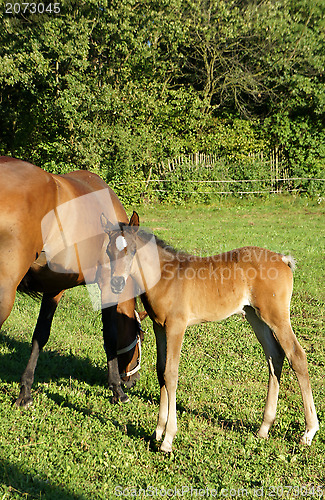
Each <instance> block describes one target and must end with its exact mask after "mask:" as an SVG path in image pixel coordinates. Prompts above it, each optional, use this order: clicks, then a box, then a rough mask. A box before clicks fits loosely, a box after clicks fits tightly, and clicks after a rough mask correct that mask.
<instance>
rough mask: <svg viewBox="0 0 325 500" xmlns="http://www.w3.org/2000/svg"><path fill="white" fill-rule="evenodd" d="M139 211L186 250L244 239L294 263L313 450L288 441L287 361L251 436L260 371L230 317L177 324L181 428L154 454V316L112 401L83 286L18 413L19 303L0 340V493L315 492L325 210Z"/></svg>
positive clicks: (290, 391)
mask: <svg viewBox="0 0 325 500" xmlns="http://www.w3.org/2000/svg"><path fill="white" fill-rule="evenodd" d="M133 208H137V207H131V208H130V212H131V210H132V209H133ZM128 211H129V210H128ZM138 212H139V215H140V219H141V221H142V223H143V225H144V226H145V227H147V228H151V229H153V230H154V231H155V233H156V234H157V235H159V236H160V237H162V238H163V239H165V240H167V241H168V242H170V243H171V244H173V245H174V246H175V247H176V248H179V249H184V250H187V251H189V252H192V253H194V254H196V255H209V254H214V253H217V252H221V251H224V250H229V249H232V248H236V247H239V246H243V245H246V244H252V245H259V246H263V247H267V248H269V249H270V250H275V251H279V252H285V253H291V254H292V255H293V256H294V257H295V258H296V260H297V264H298V266H297V270H296V272H295V284H294V295H293V299H292V325H293V328H294V331H295V332H296V334H297V337H298V339H299V341H300V343H301V344H302V346H303V347H304V349H305V350H306V352H307V357H308V362H309V371H310V377H311V381H312V387H313V392H314V399H315V404H316V408H317V411H318V416H319V420H320V424H321V428H320V431H319V432H318V433H317V434H316V437H315V439H314V442H313V444H312V446H311V447H310V448H306V447H303V446H301V445H299V439H300V437H301V435H302V433H303V430H304V416H303V409H302V400H301V395H300V390H299V387H298V383H297V381H296V378H295V376H294V374H293V372H292V371H291V370H290V368H289V366H288V363H285V366H284V370H283V375H282V384H281V388H280V398H279V405H278V417H277V421H276V423H275V425H274V427H273V428H272V430H271V432H270V438H269V439H268V440H267V441H265V440H259V439H257V438H256V437H255V433H256V432H257V430H258V427H259V424H260V422H261V418H262V414H263V408H264V402H265V396H266V384H267V379H268V370H267V366H266V362H265V359H264V355H263V353H262V349H261V347H260V345H259V343H258V342H257V340H256V339H255V337H254V334H253V332H252V330H251V329H250V326H249V325H248V323H247V322H245V321H244V320H242V319H241V318H239V317H233V318H230V319H229V320H227V321H224V322H222V323H218V324H212V323H209V324H205V325H201V326H196V327H191V328H189V329H188V330H187V332H186V334H185V339H184V344H183V349H182V357H181V365H180V377H179V387H178V392H177V402H178V405H177V411H178V427H179V431H178V434H177V438H176V439H175V442H174V452H173V454H172V455H171V456H165V455H162V454H161V453H160V452H159V451H158V450H157V448H156V447H155V446H153V447H151V445H150V442H149V436H150V435H151V433H152V431H153V430H154V428H155V424H156V419H157V415H158V405H159V389H158V382H157V379H156V374H155V342H154V335H153V330H152V326H151V322H150V320H149V319H146V320H144V322H143V326H144V328H145V329H146V330H147V332H146V335H145V342H144V344H143V363H142V369H141V379H140V381H139V382H138V384H137V385H136V387H135V388H133V389H131V390H130V391H129V395H130V399H131V402H130V403H129V404H127V405H114V406H113V405H111V404H110V393H109V391H108V389H107V387H106V365H105V356H104V351H103V347H102V338H101V322H100V316H99V313H98V312H94V311H93V310H92V307H91V303H90V300H89V298H88V295H87V291H86V290H85V289H84V288H80V289H76V290H72V291H68V292H67V293H66V295H65V297H64V298H63V300H62V302H61V304H60V306H59V309H58V311H57V313H56V316H55V319H54V323H53V328H52V334H51V337H50V340H49V342H48V345H47V346H46V348H45V350H44V352H43V353H42V354H41V356H40V360H39V364H38V367H37V371H36V378H35V383H34V386H33V396H34V405H33V407H31V408H29V409H28V410H27V411H20V410H16V409H14V408H13V407H12V403H13V401H14V399H15V398H16V397H17V396H18V393H19V380H20V376H21V373H22V371H23V369H24V367H25V365H26V363H27V360H28V357H29V353H30V340H31V335H32V331H33V328H34V326H35V322H36V319H37V314H38V310H39V303H37V302H35V301H33V300H32V299H29V298H27V297H23V296H17V299H16V303H15V307H14V310H13V311H12V314H11V316H10V317H9V319H8V320H7V322H6V323H5V324H4V327H3V330H2V332H1V334H0V379H1V384H0V450H1V455H0V457H1V458H0V499H9V498H10V499H22V498H26V499H31V498H38V499H58V500H61V499H62V500H71V499H79V500H83V499H87V500H88V499H89V500H92V499H115V498H150V497H151V498H191V497H192V498H213V497H214V498H216V497H217V498H225V499H230V498H290V499H292V498H306V497H307V498H320V497H321V496H322V494H323V495H325V472H324V471H325V431H324V420H325V327H324V312H325V308H324V303H325V292H324V282H325V264H324V247H325V218H324V215H325V205H324V202H323V204H317V202H316V201H315V202H314V201H310V200H306V199H299V198H293V197H288V198H282V197H279V198H270V199H266V200H254V201H249V200H228V201H225V202H219V203H216V204H215V205H211V206H193V207H189V208H185V207H171V206H163V205H161V206H141V207H138Z"/></svg>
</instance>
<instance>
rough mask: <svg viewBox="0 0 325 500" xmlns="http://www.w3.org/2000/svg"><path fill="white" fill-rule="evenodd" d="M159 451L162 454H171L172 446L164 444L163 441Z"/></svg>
mask: <svg viewBox="0 0 325 500" xmlns="http://www.w3.org/2000/svg"><path fill="white" fill-rule="evenodd" d="M160 451H163V452H164V453H172V451H173V449H172V445H171V444H170V443H165V441H163V442H162V445H161V447H160Z"/></svg>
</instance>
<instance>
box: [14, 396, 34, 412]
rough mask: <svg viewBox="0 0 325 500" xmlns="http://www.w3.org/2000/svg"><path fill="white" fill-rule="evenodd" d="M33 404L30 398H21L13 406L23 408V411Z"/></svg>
mask: <svg viewBox="0 0 325 500" xmlns="http://www.w3.org/2000/svg"><path fill="white" fill-rule="evenodd" d="M32 404H33V398H32V397H29V398H21V397H19V398H18V399H17V400H16V401H15V403H14V405H15V407H16V408H24V409H27V408H28V407H29V406H31V405H32Z"/></svg>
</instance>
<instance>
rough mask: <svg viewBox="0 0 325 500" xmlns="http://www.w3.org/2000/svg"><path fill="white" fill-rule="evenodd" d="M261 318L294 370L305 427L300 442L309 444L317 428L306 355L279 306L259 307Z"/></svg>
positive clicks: (286, 314) (285, 313) (285, 311)
mask: <svg viewBox="0 0 325 500" xmlns="http://www.w3.org/2000/svg"><path fill="white" fill-rule="evenodd" d="M260 314H261V317H262V319H263V320H264V321H265V322H266V323H267V324H268V325H269V326H270V328H271V329H272V331H273V332H274V335H275V337H276V339H277V341H278V342H279V344H280V345H281V347H282V349H283V351H284V353H285V355H286V357H287V359H288V361H289V365H290V366H291V368H292V369H293V370H294V372H295V374H296V376H297V379H298V383H299V386H300V390H301V395H302V400H303V405H304V411H305V422H306V429H305V433H304V435H303V437H302V438H301V442H302V444H308V445H310V444H311V442H312V440H313V437H314V435H315V434H316V432H317V431H318V429H319V424H318V419H317V414H316V409H315V405H314V400H313V394H312V390H311V385H310V380H309V374H308V366H307V356H306V353H305V351H304V350H303V348H302V347H301V345H300V344H299V342H298V340H297V338H296V336H295V334H294V333H293V331H292V328H291V324H290V318H289V313H288V312H287V310H284V309H283V308H281V307H280V306H277V307H273V308H272V307H270V304H269V305H268V308H265V310H263V309H262V308H261V309H260Z"/></svg>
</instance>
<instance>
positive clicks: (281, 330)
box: [102, 212, 319, 452]
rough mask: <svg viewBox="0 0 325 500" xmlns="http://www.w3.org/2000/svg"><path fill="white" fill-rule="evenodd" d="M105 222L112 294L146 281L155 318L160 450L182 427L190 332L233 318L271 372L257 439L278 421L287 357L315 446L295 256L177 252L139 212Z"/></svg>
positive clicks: (247, 250)
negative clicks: (294, 319) (142, 225)
mask: <svg viewBox="0 0 325 500" xmlns="http://www.w3.org/2000/svg"><path fill="white" fill-rule="evenodd" d="M102 225H103V227H104V229H105V231H106V232H107V234H108V235H109V237H110V243H109V246H108V250H107V251H108V255H109V257H110V260H111V262H112V265H113V266H114V267H112V282H111V285H112V290H113V291H114V292H115V293H120V292H122V290H123V287H124V286H125V283H126V280H127V279H128V278H129V276H132V277H133V278H134V280H135V281H136V282H137V283H138V284H140V293H141V291H142V295H141V299H142V301H143V304H144V306H145V308H146V310H147V312H148V314H149V316H150V318H151V319H152V321H153V327H154V331H155V335H156V343H157V374H158V380H159V384H160V406H159V417H158V425H157V428H156V430H155V432H154V434H153V438H155V439H157V440H158V441H160V440H161V439H162V435H163V433H164V432H165V438H164V441H163V443H162V445H161V450H162V451H166V452H170V451H171V450H172V441H173V438H174V437H175V434H176V430H177V424H176V387H177V381H178V366H179V358H180V352H181V345H182V339H183V335H184V332H185V329H186V327H187V326H189V325H194V324H198V323H202V322H206V321H220V320H223V319H225V318H227V317H229V316H231V315H233V314H243V315H244V316H246V319H247V320H248V322H249V323H250V324H251V326H252V327H253V330H254V331H255V334H256V336H257V338H258V340H259V342H260V343H261V345H262V347H263V350H264V353H265V356H266V360H267V363H268V367H269V385H268V393H267V399H266V405H265V410H264V417H263V422H262V425H261V427H260V429H259V432H258V435H259V436H260V437H264V438H266V437H267V435H268V431H269V429H270V427H271V425H272V424H273V422H274V420H275V414H276V406H277V400H278V393H279V382H280V375H281V370H282V365H283V360H284V356H286V357H287V359H288V361H289V364H290V366H291V367H292V368H293V370H294V371H295V373H296V376H297V378H298V382H299V385H300V389H301V393H302V399H303V404H304V411H305V421H306V430H305V433H304V435H303V437H302V443H304V444H311V441H312V439H313V437H314V435H315V433H316V431H317V430H318V427H319V426H318V420H317V415H316V410H315V406H314V402H313V396H312V391H311V386H310V381H309V375H308V368H307V360H306V354H305V352H304V350H303V349H302V347H301V346H300V344H299V343H298V340H297V339H296V337H295V335H294V333H293V331H292V328H291V324H290V312H289V309H290V299H291V294H292V285H293V276H292V271H293V267H294V261H293V259H292V258H291V257H288V256H284V255H281V254H278V253H274V252H270V251H269V250H266V249H263V248H258V247H244V248H239V249H236V250H232V251H230V252H227V253H223V254H220V255H215V256H214V257H206V258H198V257H195V256H191V255H188V254H185V253H181V254H179V253H177V252H176V251H175V250H173V249H172V248H171V247H168V246H167V245H166V244H165V243H164V242H162V241H161V240H159V239H157V238H155V237H153V235H152V234H151V235H150V234H148V233H146V232H144V231H139V230H138V229H139V228H138V226H139V217H138V215H137V214H136V213H135V212H134V213H133V215H132V217H131V220H130V224H129V225H128V226H126V225H120V227H119V229H118V230H116V229H114V227H112V225H111V224H110V223H109V222H108V221H107V220H106V218H105V216H104V215H103V216H102ZM153 238H154V239H153ZM118 239H119V241H117V240H118ZM122 257H123V258H122ZM152 277H153V278H152ZM148 278H150V279H151V283H150V285H148Z"/></svg>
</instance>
